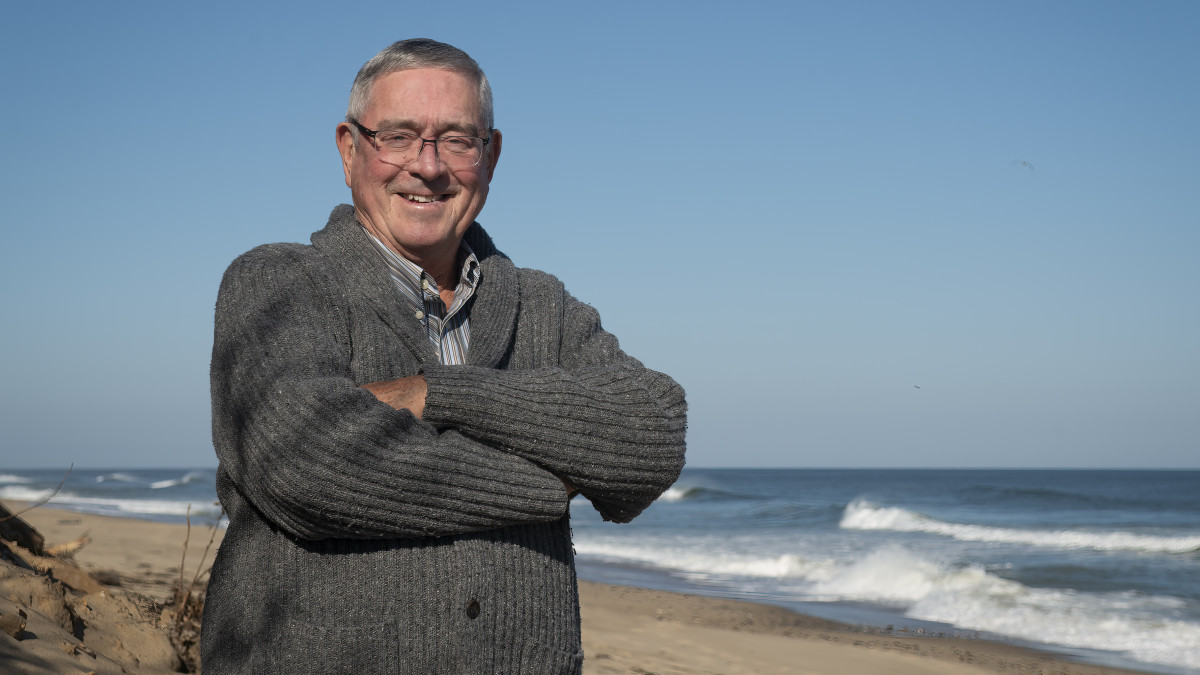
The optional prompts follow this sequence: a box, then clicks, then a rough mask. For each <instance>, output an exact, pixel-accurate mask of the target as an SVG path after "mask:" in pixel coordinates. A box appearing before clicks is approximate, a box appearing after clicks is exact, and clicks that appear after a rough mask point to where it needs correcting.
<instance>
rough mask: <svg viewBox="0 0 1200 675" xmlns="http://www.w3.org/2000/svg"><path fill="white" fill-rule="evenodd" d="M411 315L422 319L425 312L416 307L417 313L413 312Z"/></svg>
mask: <svg viewBox="0 0 1200 675" xmlns="http://www.w3.org/2000/svg"><path fill="white" fill-rule="evenodd" d="M413 316H415V317H417V319H418V320H420V319H424V318H425V312H422V311H421V310H419V309H418V310H417V313H416V314H413Z"/></svg>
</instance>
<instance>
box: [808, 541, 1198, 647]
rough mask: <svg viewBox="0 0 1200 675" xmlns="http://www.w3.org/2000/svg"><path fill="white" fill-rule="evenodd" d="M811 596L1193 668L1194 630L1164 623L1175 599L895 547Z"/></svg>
mask: <svg viewBox="0 0 1200 675" xmlns="http://www.w3.org/2000/svg"><path fill="white" fill-rule="evenodd" d="M812 591H813V592H814V593H816V594H818V595H819V596H821V597H826V598H838V599H841V600H843V601H844V600H856V601H861V602H870V603H877V604H884V605H890V606H893V607H896V608H898V609H902V610H904V611H905V613H906V614H907V615H908V616H911V617H914V618H918V619H924V620H927V621H939V622H944V623H950V624H953V625H955V626H958V627H961V628H968V629H974V630H981V631H988V632H991V633H997V634H1000V635H1005V636H1009V637H1015V638H1019V639H1024V640H1031V641H1035V642H1041V643H1044V644H1059V645H1067V646H1071V647H1079V648H1084V649H1097V650H1104V651H1116V652H1123V653H1125V654H1127V655H1128V656H1130V657H1132V658H1134V659H1137V660H1140V661H1145V662H1151V663H1161V664H1165V665H1172V666H1182V667H1185V668H1196V667H1200V625H1197V624H1196V623H1192V622H1187V621H1182V620H1171V619H1164V616H1169V615H1170V614H1171V612H1172V610H1178V609H1180V608H1182V606H1183V601H1182V600H1180V599H1179V598H1172V597H1162V596H1157V597H1155V596H1144V595H1139V594H1135V593H1130V592H1125V593H1082V592H1078V591H1069V590H1060V589H1043V588H1030V587H1027V586H1024V585H1022V584H1020V583H1018V582H1016V581H1011V580H1008V579H1002V578H1000V577H997V576H995V575H994V574H991V573H989V572H987V571H986V570H983V569H981V568H979V567H974V566H966V567H964V566H955V565H947V564H943V563H939V562H937V561H933V560H930V559H928V558H926V557H924V556H922V555H920V554H917V553H914V552H912V551H909V550H907V549H904V548H902V547H899V546H895V545H892V546H887V547H884V548H881V549H878V550H876V551H874V552H873V553H871V554H869V555H867V556H865V557H863V558H861V559H859V560H857V561H855V562H853V563H850V564H848V565H846V566H844V567H843V568H841V569H840V570H838V572H837V573H836V574H834V575H832V576H831V577H830V578H829V579H827V580H825V581H822V582H819V583H816V584H814V585H813V587H812Z"/></svg>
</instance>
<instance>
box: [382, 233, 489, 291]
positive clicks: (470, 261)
mask: <svg viewBox="0 0 1200 675" xmlns="http://www.w3.org/2000/svg"><path fill="white" fill-rule="evenodd" d="M360 227H361V225H360ZM362 231H363V232H365V233H366V234H367V237H369V238H370V240H371V243H372V244H374V245H375V250H376V251H378V252H379V255H380V256H381V257H382V258H383V261H384V263H386V264H387V266H388V269H389V270H391V272H392V277H393V278H394V279H395V280H396V281H397V282H398V283H402V284H404V285H405V286H407V287H408V288H409V289H410V290H411V291H412V292H413V293H414V294H415V295H416V297H421V289H422V287H423V283H422V282H427V283H428V284H429V286H430V288H434V289H436V288H437V282H436V281H434V279H433V277H432V276H430V274H429V273H428V272H426V271H425V270H424V269H422V268H421V266H420V265H418V264H416V263H414V262H413V261H411V260H409V259H408V258H405V257H404V256H402V255H400V254H398V253H396V252H395V251H393V250H392V249H390V248H388V247H387V246H386V245H385V244H384V243H383V242H382V241H379V239H378V238H376V237H375V235H373V234H371V232H370V231H369V230H367V228H365V227H364V228H362ZM457 258H458V260H459V261H461V267H460V268H459V274H458V283H459V286H460V287H462V286H466V287H467V288H469V289H471V290H472V291H473V290H474V289H475V287H476V286H477V285H478V284H479V259H478V258H477V257H476V256H475V251H473V250H471V247H470V245H468V244H467V242H466V240H465V239H460V240H459V242H458V254H457ZM455 294H456V295H457V294H458V289H455Z"/></svg>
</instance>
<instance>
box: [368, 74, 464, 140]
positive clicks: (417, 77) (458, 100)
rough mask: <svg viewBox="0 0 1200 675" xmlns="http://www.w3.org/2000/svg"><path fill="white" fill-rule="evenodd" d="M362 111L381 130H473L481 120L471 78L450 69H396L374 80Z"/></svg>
mask: <svg viewBox="0 0 1200 675" xmlns="http://www.w3.org/2000/svg"><path fill="white" fill-rule="evenodd" d="M365 112H366V113H367V116H368V117H371V118H374V119H372V120H371V121H372V122H373V123H374V124H375V125H376V126H378V127H380V128H412V127H427V126H438V127H444V128H447V129H458V130H464V131H476V130H477V127H478V125H479V119H480V117H481V110H480V105H479V89H478V87H477V86H475V84H474V83H473V82H471V80H470V78H468V77H466V76H465V75H462V74H461V73H457V72H454V71H451V70H443V69H440V68H410V69H407V70H397V71H393V72H390V73H386V74H384V75H380V76H379V77H378V78H377V79H376V80H375V82H374V84H373V86H372V87H371V93H370V96H369V98H368V99H367V106H366V111H365ZM385 122H386V123H387V126H386V127H385V126H384V123H385Z"/></svg>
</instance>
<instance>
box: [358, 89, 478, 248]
mask: <svg viewBox="0 0 1200 675" xmlns="http://www.w3.org/2000/svg"><path fill="white" fill-rule="evenodd" d="M358 122H359V123H360V124H362V125H363V126H364V127H366V128H368V129H376V130H377V129H405V130H408V131H412V132H414V133H417V134H419V135H420V136H421V137H422V138H428V139H434V138H440V137H441V136H448V135H449V136H460V135H461V136H477V137H481V138H487V133H488V130H487V128H486V127H484V126H483V122H481V120H480V109H479V95H478V89H477V88H476V87H475V86H474V84H473V83H472V82H471V81H470V80H469V79H467V78H466V77H464V76H462V75H459V74H458V73H454V72H451V71H448V70H440V69H436V68H417V69H411V70H401V71H397V72H394V73H388V74H386V75H382V76H380V77H378V78H376V80H375V83H374V86H372V87H371V96H370V98H369V100H368V101H367V106H366V109H365V110H364V111H363V114H362V119H360V120H358ZM356 135H357V136H358V138H357V142H356V139H355V136H356ZM337 144H338V150H339V152H340V153H341V156H342V168H343V169H344V171H345V173H346V185H347V186H348V187H349V188H350V192H351V194H352V195H353V198H354V210H355V215H357V216H358V219H359V221H360V222H362V224H363V225H364V226H366V228H367V229H368V230H369V231H370V232H371V234H373V235H375V236H376V237H377V238H378V239H379V240H380V241H382V242H383V243H384V244H386V245H387V246H389V247H390V248H393V249H394V250H396V252H398V253H400V254H401V255H403V256H404V257H406V258H408V259H409V260H412V261H414V262H417V263H418V264H421V265H422V266H425V267H426V268H427V269H428V267H429V266H430V265H450V266H452V265H453V264H454V258H455V255H456V254H457V252H458V242H459V240H461V239H462V236H463V234H464V233H466V231H467V228H468V227H470V225H471V223H472V222H473V221H474V220H475V217H476V216H478V215H479V212H480V211H481V210H482V209H483V204H484V202H485V201H487V194H488V184H489V182H491V180H492V173H493V172H494V171H495V169H496V161H497V159H499V156H500V132H498V131H496V132H493V133H492V137H491V144H490V145H489V146H488V147H485V148H484V150H483V153H484V154H483V158H482V159H481V160H480V162H479V164H478V165H477V166H473V167H469V168H466V169H456V170H451V169H450V168H448V167H447V166H446V165H445V164H443V163H442V162H441V161H440V160H439V159H438V157H437V156H436V153H435V152H434V146H433V144H431V143H427V144H425V146H424V147H423V148H422V149H421V153H420V154H419V155H418V156H417V158H416V159H414V160H412V161H410V162H407V163H400V164H392V163H387V162H384V161H381V160H380V158H379V153H378V151H377V150H376V149H375V146H374V144H373V143H372V141H371V139H369V138H366V137H365V136H361V135H358V134H357V132H356V131H355V130H354V127H353V125H350V124H348V123H345V122H343V123H341V124H339V125H338V128H337Z"/></svg>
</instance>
